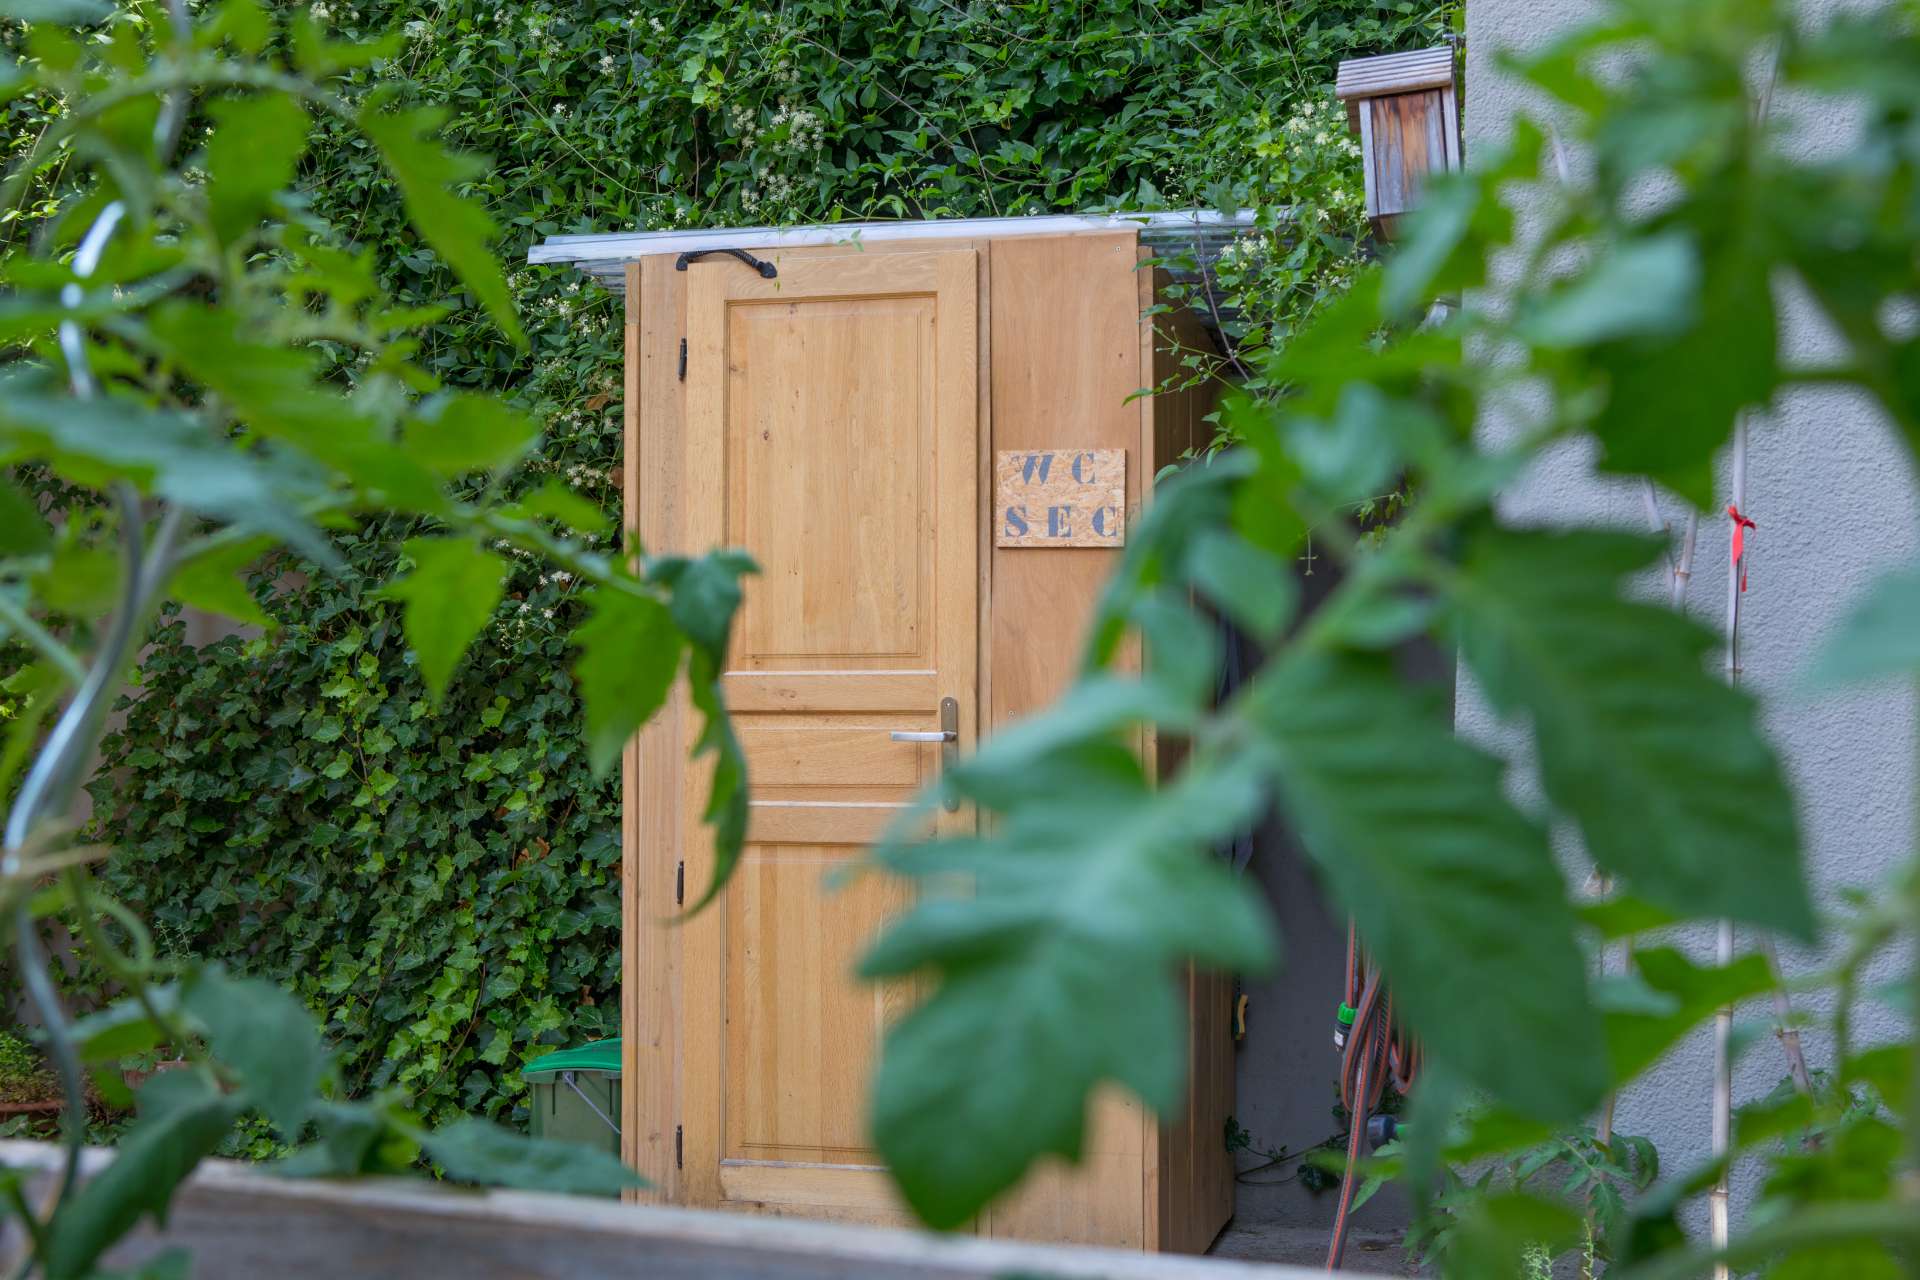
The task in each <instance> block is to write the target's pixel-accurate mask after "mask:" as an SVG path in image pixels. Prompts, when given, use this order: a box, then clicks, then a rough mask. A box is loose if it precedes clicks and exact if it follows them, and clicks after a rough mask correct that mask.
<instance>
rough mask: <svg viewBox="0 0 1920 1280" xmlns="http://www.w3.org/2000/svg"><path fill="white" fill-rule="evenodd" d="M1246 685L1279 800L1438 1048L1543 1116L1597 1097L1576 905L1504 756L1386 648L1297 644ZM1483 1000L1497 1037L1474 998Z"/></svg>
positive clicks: (1564, 1114) (1593, 1024)
mask: <svg viewBox="0 0 1920 1280" xmlns="http://www.w3.org/2000/svg"><path fill="white" fill-rule="evenodd" d="M1247 696H1248V698H1249V700H1250V704H1249V707H1248V712H1247V715H1248V719H1249V720H1250V721H1251V723H1252V725H1253V727H1254V728H1255V729H1256V730H1258V731H1259V732H1260V733H1261V734H1262V735H1263V736H1264V738H1265V740H1266V742H1267V744H1268V746H1269V748H1270V749H1271V750H1272V751H1273V752H1274V753H1275V755H1276V757H1277V762H1276V772H1277V776H1278V778H1279V782H1280V794H1281V801H1282V808H1283V810H1284V812H1285V813H1286V815H1287V816H1288V817H1289V818H1290V819H1291V820H1292V821H1293V823H1294V824H1295V826H1296V828H1297V829H1298V830H1299V832H1300V834H1301V837H1302V840H1303V842H1304V844H1305V846H1306V849H1307V852H1308V853H1309V854H1310V855H1311V856H1312V858H1313V859H1314V861H1315V862H1316V863H1318V864H1319V866H1320V869H1321V873H1322V874H1323V875H1324V876H1325V877H1326V880H1327V883H1328V884H1329V885H1330V886H1331V888H1332V889H1333V891H1334V894H1335V896H1336V897H1337V898H1338V900H1339V902H1340V904H1341V905H1342V906H1344V907H1345V908H1346V909H1347V911H1348V912H1350V913H1351V914H1352V915H1353V917H1354V919H1355V921H1356V922H1357V923H1358V925H1359V929H1360V933H1361V936H1362V937H1364V938H1365V939H1366V942H1367V946H1368V948H1369V949H1370V950H1371V951H1372V952H1373V954H1374V955H1375V956H1376V957H1378V959H1379V961H1380V964H1381V967H1382V968H1383V969H1384V970H1385V972H1386V975H1387V980H1388V982H1389V983H1391V984H1392V987H1393V993H1394V1008H1395V1009H1396V1010H1404V1013H1405V1016H1406V1018H1407V1021H1408V1024H1409V1025H1410V1026H1411V1027H1412V1028H1413V1030H1414V1031H1415V1033H1416V1034H1418V1035H1419V1036H1420V1038H1421V1041H1422V1042H1423V1043H1424V1044H1425V1045H1426V1047H1427V1049H1428V1051H1429V1052H1430V1053H1431V1054H1432V1055H1433V1057H1435V1058H1436V1059H1442V1060H1444V1061H1446V1062H1447V1063H1449V1064H1450V1065H1452V1066H1453V1067H1454V1068H1455V1069H1456V1070H1458V1071H1459V1072H1460V1074H1461V1075H1462V1076H1463V1077H1464V1078H1465V1079H1466V1080H1467V1081H1468V1082H1469V1083H1472V1084H1475V1085H1478V1086H1479V1087H1481V1088H1483V1089H1486V1090H1487V1091H1488V1092H1489V1093H1491V1094H1493V1095H1494V1096H1495V1097H1496V1098H1498V1099H1500V1100H1502V1101H1504V1102H1507V1103H1509V1104H1510V1105H1512V1106H1513V1107H1515V1108H1517V1109H1519V1110H1522V1111H1524V1112H1526V1113H1527V1114H1529V1115H1533V1116H1537V1117H1539V1118H1543V1119H1572V1118H1573V1117H1574V1116H1576V1115H1577V1114H1579V1112H1580V1110H1581V1108H1582V1107H1584V1106H1585V1105H1587V1104H1589V1103H1591V1102H1593V1101H1594V1100H1596V1099H1597V1098H1598V1097H1599V1096H1600V1093H1601V1091H1602V1090H1603V1089H1604V1088H1605V1087H1606V1083H1607V1080H1606V1071H1605V1069H1604V1067H1603V1066H1602V1065H1601V1061H1600V1049H1601V1035H1600V1023H1599V1019H1598V1017H1597V1015H1596V1014H1595V1013H1594V1011H1593V1008H1592V1005H1591V1004H1590V1002H1589V1000H1588V996H1587V979H1586V965H1585V961H1584V959H1583V957H1582V956H1581V953H1580V949H1579V947H1578V946H1577V945H1576V944H1575V941H1574V915H1573V910H1572V908H1571V907H1570V906H1569V905H1568V903H1567V898H1566V886H1565V884H1564V883H1563V882H1562V880H1561V877H1560V870H1559V866H1558V864H1557V863H1556V862H1555V861H1554V857H1553V851H1552V848H1551V847H1550V846H1549V844H1548V841H1547V837H1546V832H1545V831H1544V830H1542V829H1541V827H1540V826H1539V825H1538V824H1537V823H1535V822H1533V821H1532V820H1530V819H1528V818H1525V817H1523V816H1521V814H1520V813H1519V812H1518V811H1517V810H1515V809H1514V807H1513V805H1512V803H1511V802H1510V801H1509V800H1508V799H1507V796H1506V793H1505V790H1504V788H1503V786H1502V782H1501V769H1500V765H1499V763H1498V762H1497V761H1495V760H1494V759H1492V758H1491V757H1489V756H1486V755H1483V754H1481V753H1480V752H1479V751H1477V750H1475V749H1474V748H1473V747H1471V746H1469V745H1468V744H1467V743H1465V742H1463V741H1461V740H1460V739H1459V738H1457V737H1455V736H1454V734H1453V732H1452V729H1451V727H1450V726H1448V725H1447V724H1445V723H1444V722H1443V721H1441V720H1440V719H1439V717H1438V716H1437V715H1436V714H1435V713H1434V711H1433V710H1432V709H1431V708H1429V707H1427V706H1425V705H1423V704H1422V703H1421V702H1420V701H1419V700H1418V699H1416V698H1415V697H1414V696H1412V695H1411V694H1410V693H1409V692H1408V691H1406V690H1405V689H1403V688H1401V687H1400V685H1399V684H1398V683H1397V682H1396V681H1395V679H1394V677H1393V675H1392V672H1391V668H1390V667H1389V666H1388V665H1387V663H1386V662H1385V660H1377V661H1376V660H1371V659H1361V658H1356V657H1325V656H1319V655H1314V654H1301V655H1297V656H1294V657H1292V658H1290V659H1289V660H1288V661H1287V663H1286V665H1285V666H1284V667H1282V668H1281V669H1279V670H1277V671H1273V672H1270V673H1268V674H1266V675H1263V677H1262V680H1261V683H1260V685H1259V686H1258V687H1257V689H1254V690H1250V691H1249V693H1248V695H1247ZM1469 938H1470V939H1472V940H1473V942H1472V944H1471V945H1464V944H1463V943H1462V941H1461V940H1462V939H1469ZM1488 1000H1494V1001H1497V1002H1498V1005H1499V1008H1500V1021H1501V1025H1502V1027H1503V1031H1502V1034H1500V1035H1499V1036H1497V1037H1490V1036H1487V1035H1485V1034H1483V1031H1482V1030H1481V1027H1482V1026H1483V1025H1484V1024H1482V1023H1481V1022H1480V1021H1479V1020H1478V1019H1477V1018H1476V1017H1474V1016H1473V1014H1472V1012H1471V1011H1472V1010H1473V1009H1474V1008H1475V1007H1477V1006H1478V1005H1480V1004H1481V1003H1482V1002H1484V1001H1488Z"/></svg>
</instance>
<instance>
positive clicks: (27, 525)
mask: <svg viewBox="0 0 1920 1280" xmlns="http://www.w3.org/2000/svg"><path fill="white" fill-rule="evenodd" d="M52 546H53V531H52V530H50V529H49V528H47V522H46V520H45V519H44V518H43V517H42V516H41V515H40V508H39V506H38V505H37V504H36V503H34V501H33V500H32V499H30V498H28V497H27V495H26V494H24V493H21V492H20V490H19V489H18V488H16V487H15V486H14V484H13V482H12V481H11V480H8V479H7V478H6V477H5V476H0V560H6V559H9V558H11V557H15V556H35V555H39V554H40V553H42V552H44V551H47V550H50V549H51V548H52Z"/></svg>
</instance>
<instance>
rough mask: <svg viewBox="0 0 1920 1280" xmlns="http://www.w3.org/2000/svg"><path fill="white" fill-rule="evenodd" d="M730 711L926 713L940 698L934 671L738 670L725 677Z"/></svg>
mask: <svg viewBox="0 0 1920 1280" xmlns="http://www.w3.org/2000/svg"><path fill="white" fill-rule="evenodd" d="M726 690H727V709H728V710H729V711H732V712H733V713H734V714H735V715H751V714H753V713H754V712H760V711H772V712H781V711H804V710H806V709H808V708H810V707H824V706H831V707H832V708H833V709H834V710H835V711H925V710H926V709H927V708H929V707H933V706H937V705H938V704H939V701H940V694H939V691H938V688H937V685H936V681H935V679H934V673H933V672H931V671H888V672H877V673H876V672H872V671H860V672H845V671H735V672H730V673H729V674H728V675H727V679H726Z"/></svg>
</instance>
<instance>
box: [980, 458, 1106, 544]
mask: <svg viewBox="0 0 1920 1280" xmlns="http://www.w3.org/2000/svg"><path fill="white" fill-rule="evenodd" d="M1126 513H1127V451H1126V450H1125V449H1057V450H1048V449H1003V450H1001V451H1000V452H999V453H998V454H997V455H996V456H995V458H994V466H993V530H994V533H993V545H994V546H996V547H1118V546H1121V545H1123V544H1124V543H1125V542H1126V540H1127V515H1126Z"/></svg>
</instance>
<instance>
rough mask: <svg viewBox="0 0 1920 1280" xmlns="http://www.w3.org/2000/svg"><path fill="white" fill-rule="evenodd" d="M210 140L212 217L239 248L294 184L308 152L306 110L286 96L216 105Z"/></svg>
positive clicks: (228, 240)
mask: <svg viewBox="0 0 1920 1280" xmlns="http://www.w3.org/2000/svg"><path fill="white" fill-rule="evenodd" d="M208 110H209V111H210V113H211V114H212V116H213V120H214V128H213V136H212V137H211V138H209V139H208V140H207V151H206V167H207V213H208V217H209V219H210V220H211V221H212V223H213V229H214V233H215V234H216V235H218V236H219V237H220V239H221V241H222V242H224V243H226V244H236V243H238V242H239V241H240V240H241V238H242V237H244V236H246V235H248V234H250V233H251V232H252V231H253V230H254V228H256V227H257V226H259V225H260V222H261V220H262V219H263V218H265V217H266V216H267V214H268V213H269V212H270V210H271V209H272V207H273V199H274V197H275V196H277V195H278V194H279V193H280V192H281V191H282V190H283V189H285V188H286V186H287V185H288V184H289V183H291V182H292V181H293V175H294V173H295V171H296V170H297V169H298V168H299V166H300V157H301V156H302V155H303V154H304V153H305V152H306V149H307V132H308V129H309V128H310V122H309V121H308V119H307V112H306V108H304V107H303V106H301V105H300V103H299V102H298V101H297V100H295V99H294V98H292V97H290V96H288V95H286V94H284V93H256V94H254V95H252V96H250V97H245V98H226V99H222V100H220V101H218V102H215V103H212V104H211V105H210V106H209V108H208Z"/></svg>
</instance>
